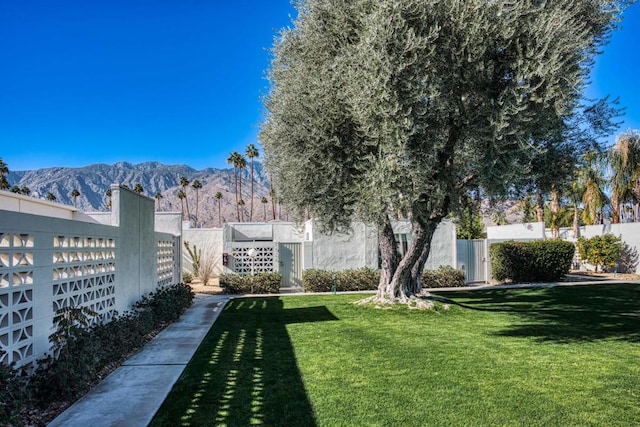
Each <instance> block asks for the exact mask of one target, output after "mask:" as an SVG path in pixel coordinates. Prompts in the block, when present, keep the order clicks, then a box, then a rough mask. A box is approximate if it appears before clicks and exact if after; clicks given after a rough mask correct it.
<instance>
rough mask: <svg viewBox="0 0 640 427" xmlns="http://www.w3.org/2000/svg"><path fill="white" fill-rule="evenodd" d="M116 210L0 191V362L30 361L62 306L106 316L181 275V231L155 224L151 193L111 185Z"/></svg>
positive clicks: (41, 352)
mask: <svg viewBox="0 0 640 427" xmlns="http://www.w3.org/2000/svg"><path fill="white" fill-rule="evenodd" d="M112 191H113V196H112V203H113V212H112V213H111V214H110V215H97V216H96V217H99V218H98V219H99V220H98V219H96V218H92V217H91V216H90V215H84V214H80V213H78V212H77V211H76V210H75V209H74V208H70V207H67V206H63V205H59V204H55V203H50V202H44V203H41V201H39V200H37V199H33V200H24V199H25V197H24V196H19V195H15V194H13V193H7V192H3V191H0V207H2V209H0V349H2V350H3V351H4V352H5V353H4V354H3V355H2V356H1V357H0V361H2V362H6V363H10V362H16V364H17V365H18V366H21V365H26V364H29V363H31V362H33V361H34V360H36V359H37V358H39V357H42V356H43V355H44V354H45V353H46V352H47V351H48V350H49V348H50V344H49V342H48V336H49V335H50V334H51V332H52V331H53V316H54V313H55V311H56V310H58V309H60V308H63V307H68V306H74V307H79V306H85V307H89V308H91V309H92V310H94V311H96V312H97V313H99V315H100V316H101V317H102V318H103V319H109V318H111V317H112V316H113V315H114V313H115V312H116V311H118V312H124V311H127V310H129V309H130V308H131V305H132V303H134V302H135V301H137V300H139V299H140V298H141V297H142V296H143V295H146V294H148V293H149V292H152V291H154V290H155V289H157V288H158V287H159V286H162V285H167V284H172V283H177V282H179V280H180V268H179V267H180V259H179V253H180V252H179V250H180V236H176V235H173V234H170V233H156V232H155V231H154V215H153V208H154V205H153V199H149V198H147V197H144V196H140V195H138V194H135V193H133V192H132V191H130V190H126V189H121V188H119V187H112Z"/></svg>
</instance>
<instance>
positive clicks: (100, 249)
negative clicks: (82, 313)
mask: <svg viewBox="0 0 640 427" xmlns="http://www.w3.org/2000/svg"><path fill="white" fill-rule="evenodd" d="M115 247H116V242H115V239H113V238H102V237H79V236H55V237H54V238H53V269H52V278H53V288H52V289H53V310H54V312H55V311H57V310H59V309H61V308H64V307H88V308H89V309H91V310H93V311H95V312H96V313H98V314H99V318H100V319H101V320H107V319H111V318H112V317H113V316H114V315H115V308H114V307H115V271H116V264H115V257H116V256H115Z"/></svg>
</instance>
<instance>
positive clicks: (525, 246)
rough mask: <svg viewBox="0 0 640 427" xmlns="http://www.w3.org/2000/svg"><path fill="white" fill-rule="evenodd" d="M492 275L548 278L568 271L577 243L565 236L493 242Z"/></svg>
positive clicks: (529, 279)
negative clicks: (568, 240) (566, 240)
mask: <svg viewBox="0 0 640 427" xmlns="http://www.w3.org/2000/svg"><path fill="white" fill-rule="evenodd" d="M489 254H490V257H491V269H492V272H493V277H494V278H495V279H496V280H499V281H505V280H508V281H512V282H517V283H521V282H549V281H556V280H559V279H561V278H562V277H563V276H564V275H565V274H567V273H568V272H569V269H570V268H571V262H572V260H573V256H574V254H575V246H574V244H573V243H571V242H565V241H563V240H559V239H554V240H537V241H532V242H516V241H509V242H502V243H493V244H492V245H491V246H490V248H489Z"/></svg>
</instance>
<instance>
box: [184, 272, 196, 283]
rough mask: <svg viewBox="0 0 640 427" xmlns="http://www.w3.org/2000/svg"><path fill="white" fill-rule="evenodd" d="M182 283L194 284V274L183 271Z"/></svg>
mask: <svg viewBox="0 0 640 427" xmlns="http://www.w3.org/2000/svg"><path fill="white" fill-rule="evenodd" d="M182 281H183V282H184V283H191V282H193V274H191V273H189V272H188V271H183V272H182Z"/></svg>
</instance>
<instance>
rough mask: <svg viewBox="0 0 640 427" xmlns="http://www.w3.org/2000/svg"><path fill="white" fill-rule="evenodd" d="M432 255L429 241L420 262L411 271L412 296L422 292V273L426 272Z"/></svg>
mask: <svg viewBox="0 0 640 427" xmlns="http://www.w3.org/2000/svg"><path fill="white" fill-rule="evenodd" d="M436 226H437V225H436ZM430 253H431V241H429V244H426V245H424V247H423V248H422V253H421V254H420V258H418V262H416V263H415V265H414V266H413V268H412V269H411V283H410V284H409V288H408V292H409V293H411V294H418V293H420V292H421V291H422V272H423V271H424V265H425V264H426V263H427V258H429V254H430Z"/></svg>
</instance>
